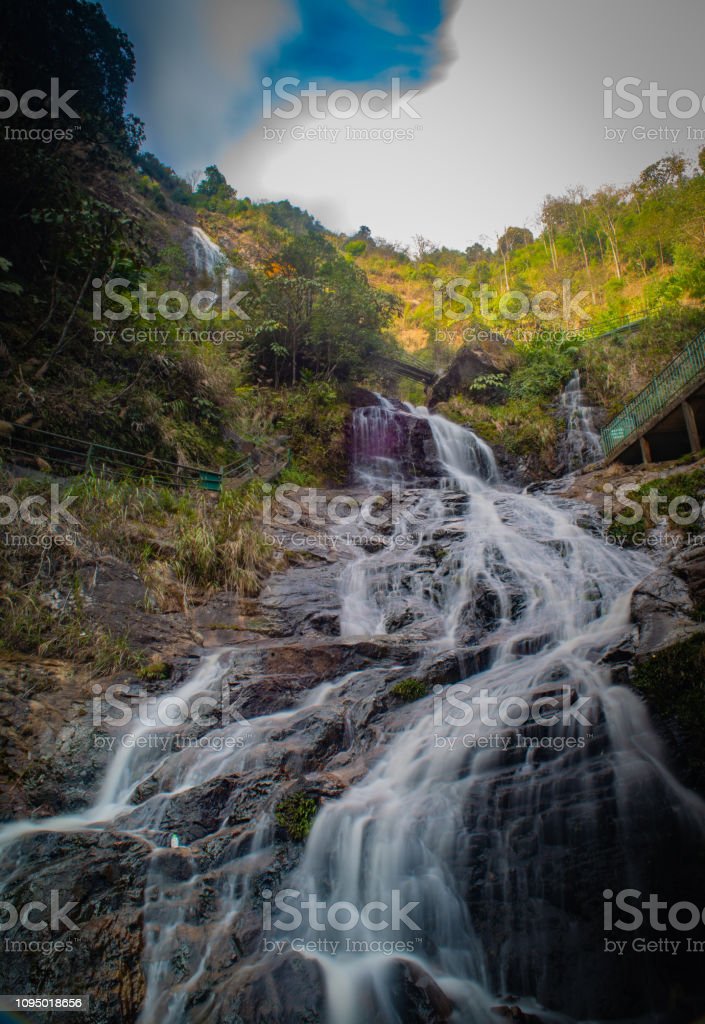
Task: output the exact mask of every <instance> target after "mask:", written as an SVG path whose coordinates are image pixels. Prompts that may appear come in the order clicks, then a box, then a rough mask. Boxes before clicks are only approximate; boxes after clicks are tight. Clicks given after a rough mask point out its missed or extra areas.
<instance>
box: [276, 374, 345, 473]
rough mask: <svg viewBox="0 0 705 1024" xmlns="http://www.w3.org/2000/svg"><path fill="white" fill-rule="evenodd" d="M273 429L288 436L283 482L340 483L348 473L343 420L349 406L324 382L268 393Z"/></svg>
mask: <svg viewBox="0 0 705 1024" xmlns="http://www.w3.org/2000/svg"><path fill="white" fill-rule="evenodd" d="M267 398H268V401H269V404H270V408H271V414H272V419H273V428H275V429H276V430H277V432H280V433H282V434H284V435H286V436H287V438H288V442H287V443H288V445H289V448H290V450H291V453H292V457H293V461H292V464H291V466H290V468H289V469H286V470H284V472H283V473H282V475H281V477H280V479H281V480H282V482H289V483H295V484H301V485H302V486H309V485H311V484H321V483H325V482H331V483H342V482H343V480H344V479H345V476H346V473H347V462H346V453H345V420H346V418H347V415H348V412H349V406H348V405H347V402H346V401H345V398H344V396H343V393H342V392H341V391H340V390H339V389H338V388H337V387H335V386H334V385H331V384H330V383H328V382H327V381H325V380H313V381H311V382H310V383H308V384H300V385H298V386H297V387H296V388H288V389H287V390H286V391H285V392H282V391H270V392H269V393H268V394H267Z"/></svg>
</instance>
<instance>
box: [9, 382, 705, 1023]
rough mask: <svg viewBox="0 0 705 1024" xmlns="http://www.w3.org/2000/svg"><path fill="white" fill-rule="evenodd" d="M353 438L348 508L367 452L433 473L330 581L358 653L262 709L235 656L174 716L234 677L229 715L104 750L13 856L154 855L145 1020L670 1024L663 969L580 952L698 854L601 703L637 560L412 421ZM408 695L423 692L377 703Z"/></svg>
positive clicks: (357, 432) (15, 834)
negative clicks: (283, 799) (354, 465)
mask: <svg viewBox="0 0 705 1024" xmlns="http://www.w3.org/2000/svg"><path fill="white" fill-rule="evenodd" d="M372 410H374V411H372ZM353 431H354V439H353V440H354V450H355V452H356V454H357V458H358V459H359V460H360V465H359V467H358V469H359V471H360V478H361V479H363V480H365V481H366V483H367V484H368V485H369V487H370V488H371V489H372V488H374V487H378V488H379V489H380V490H381V491H386V489H388V488H389V487H390V481H391V482H392V483H393V484H394V485H395V486H396V481H397V480H398V478H399V473H398V472H395V471H394V465H391V466H390V464H389V463H388V462H386V461H384V460H385V459H387V458H388V457H389V456H387V455H385V450H387V451H389V448H387V449H385V446H386V445H389V446H390V448H391V449H392V450H395V451H397V450H399V449H400V448H402V447H403V446H404V443H405V442H404V438H405V437H407V438H408V436H409V434H410V432H418V435H419V437H423V438H426V439H428V437H430V438H431V439H432V441H433V447H434V448H435V453H434V454H435V463H434V466H435V471H436V472H438V470H439V467H440V478H439V479H438V480H437V481H436V482H435V483H433V482H431V481H429V480H428V479H426V476H427V474H425V473H424V474H422V476H423V481H422V483H419V481H418V480H413V479H407V480H406V484H405V487H404V490H403V493H402V494H401V496H400V497H399V500H398V502H397V504H396V507H395V513H394V515H393V516H392V517H391V525H390V527H389V529H388V530H387V533H386V536H385V543H383V544H382V545H381V546H380V545H377V546H374V547H373V549H372V550H371V552H370V553H364V552H363V551H359V552H358V553H357V555H356V556H355V557H353V558H352V559H350V560H348V563H347V565H346V568H345V569H344V571H343V573H342V577H341V580H340V586H339V594H340V632H341V634H342V637H341V638H340V639H339V640H337V641H336V642H341V643H343V644H344V645H345V649H346V650H347V651H354V650H356V649H357V647H359V649H360V650H361V651H363V652H365V651H369V649H370V648H371V645H374V644H376V645H377V647H375V648H374V649H375V651H376V652H377V656H376V658H373V659H372V660H371V661H370V662H369V663H368V664H367V665H364V666H363V667H354V668H353V669H352V670H351V671H346V672H344V673H343V674H340V675H337V676H335V677H334V678H332V679H327V680H324V681H323V682H320V683H318V684H316V685H311V686H309V688H308V689H305V690H304V693H303V695H302V694H301V692H300V690H299V691H295V693H294V695H293V696H289V697H288V696H287V692H286V691H285V690H284V691H283V692H281V693H280V692H279V689H277V688H274V689H272V690H271V691H270V692H272V693H273V694H275V695H277V696H278V702H277V700H276V699H275V700H273V707H274V709H273V710H268V712H267V713H262V712H261V711H257V710H256V709H257V707H258V705H257V703H256V702H257V700H258V697H259V693H260V691H261V688H262V687H263V686H264V685H265V684H266V683H267V678H268V677H267V670H266V669H265V668H264V667H263V664H260V662H259V661H258V660H257V657H258V655H257V652H256V651H255V650H254V648H253V649H251V650H248V648H246V647H245V646H243V647H241V648H238V650H237V651H236V652H233V651H224V652H216V653H215V654H212V655H210V656H208V657H207V658H205V659H204V661H203V663H202V664H201V666H200V668H199V669H198V670H197V671H196V672H195V673H194V674H193V676H192V677H191V679H190V680H187V681H186V683H184V684H183V686H182V688H181V689H180V690H178V691H177V692H176V696H178V697H181V698H189V699H191V698H193V697H194V696H198V695H206V696H207V695H213V694H214V693H219V692H220V690H221V687H222V686H223V684H224V683H225V684H226V687H227V686H228V685H229V684H230V683H234V682H237V686H236V688H235V692H236V693H238V694H242V697H241V699H240V700H239V702H238V705H237V706H238V708H239V709H240V710H241V711H242V712H243V714H244V715H245V716H246V717H247V721H244V720H243V719H241V718H239V717H238V718H236V720H234V721H230V722H227V723H223V722H220V723H219V724H218V725H217V726H216V727H214V726H212V725H209V726H205V725H201V726H199V727H195V726H193V727H192V733H193V738H194V740H200V739H202V738H206V739H208V740H209V744H208V745H206V746H201V745H199V743H197V742H196V743H194V744H193V745H186V746H184V745H183V743H182V744H180V746H179V747H178V748H177V749H174V748H169V749H166V750H165V749H163V748H162V749H160V748H159V746H158V745H154V746H151V747H139V746H138V745H137V744H130V745H129V747H124V748H123V749H122V750H121V752H120V753H119V754H118V755H117V756H116V758H115V760H114V761H113V763H112V766H111V767H110V769H109V772H108V775H107V777H106V780H105V783H104V785H103V787H102V791H101V793H100V794H99V796H98V797H97V799H96V803H95V806H94V807H93V808H90V809H88V810H86V811H84V812H82V813H80V814H76V815H73V816H66V817H63V818H54V819H45V820H40V821H37V822H20V823H17V824H15V825H9V826H7V827H6V829H5V831H4V832H3V833H2V834H0V840H2V841H4V842H5V843H7V844H9V846H8V851H7V854H8V856H7V860H8V863H9V862H11V861H12V858H13V857H14V856H15V855H16V854H17V853H18V851H20V852H21V851H22V849H23V847H22V843H23V842H26V841H28V839H29V838H31V837H32V835H35V836H36V833H38V832H66V831H80V830H82V829H87V828H105V829H108V830H109V831H110V833H111V834H115V833H118V834H121V833H127V834H129V835H131V836H139V837H142V838H143V839H144V840H145V841H146V842H147V843H149V844H150V848H151V851H152V852H151V855H150V859H149V868H148V873H147V877H146V883H145V908H144V968H145V976H146V996H145V1001H144V1006H143V1011H142V1015H141V1018H140V1020H141V1022H142V1024H153V1022H157V1021H159V1022H160V1024H182V1022H187V1024H199V1022H201V1021H206V1020H208V1021H211V1020H212V1021H226V1020H227V1021H231V1020H232V1021H247V1022H248V1024H250V1022H253V1024H254V1022H262V1024H264V1022H265V1021H266V1022H268V1024H285V1022H286V1024H289V1022H291V1024H293V1022H299V1021H303V1020H308V1021H325V1022H326V1024H363V1022H365V1024H366V1022H374V1024H408V1022H412V1024H415V1022H419V1024H420V1022H421V1021H437V1022H440V1021H452V1022H455V1024H462V1022H469V1021H470V1022H481V1021H482V1022H490V1021H493V1020H494V1021H496V1019H497V1018H496V1016H495V1014H494V1012H493V1011H492V1006H493V1005H494V1004H496V1003H497V1002H498V1001H503V1002H505V1003H506V1002H507V1001H508V1000H510V999H514V1000H516V999H517V998H519V999H520V1000H521V1006H522V1007H523V1011H518V1008H517V1012H519V1013H521V1012H524V1011H527V1010H531V1011H532V1012H535V1013H538V1014H539V1015H540V1016H541V1017H542V1018H544V1019H550V1020H554V1021H559V1020H563V1021H565V1020H567V1019H575V1020H584V1019H591V1020H599V1019H606V1018H615V1017H621V1018H623V1019H624V1020H637V1019H644V1020H646V1019H647V1018H648V1019H649V1020H650V1021H656V1020H664V1021H665V1020H669V1019H673V1020H676V1019H680V1018H678V1016H677V1014H676V1015H675V1016H673V1017H672V1018H669V1017H668V1012H667V1011H668V1005H669V999H671V1000H675V1001H676V1003H677V1001H678V998H679V997H678V994H677V993H678V987H679V986H681V987H682V982H683V979H682V978H681V977H680V976H679V975H678V970H677V965H675V964H670V963H669V964H667V965H666V966H667V969H664V968H663V965H662V964H659V965H658V968H654V969H653V970H652V971H650V972H649V974H648V976H647V975H644V972H643V968H642V961H638V958H637V961H636V962H634V958H632V960H628V959H627V960H624V959H620V958H619V957H616V956H613V957H610V956H609V955H607V954H606V953H605V952H604V949H603V943H604V939H605V932H604V931H603V920H602V902H603V892H604V891H609V892H612V891H616V890H619V889H621V888H628V887H631V888H634V889H637V890H639V891H644V892H659V893H660V894H661V895H662V896H663V897H664V898H669V897H670V898H674V899H677V898H683V893H682V890H679V886H678V876H677V873H676V870H677V869H678V868H681V869H682V870H688V869H689V868H691V869H692V876H693V877H695V878H697V877H698V874H697V864H698V859H699V858H701V857H702V852H703V843H704V842H705V829H704V822H705V816H704V814H703V805H702V804H701V802H700V800H699V799H698V798H697V797H696V796H694V795H693V794H691V793H690V792H688V791H687V790H684V789H683V788H682V787H681V786H680V785H679V784H678V783H677V782H676V780H675V779H674V778H673V777H672V776H671V775H670V774H669V772H668V770H667V769H666V767H665V765H664V761H663V757H662V753H661V749H660V744H659V741H658V739H657V737H656V735H655V733H654V731H653V729H652V727H651V725H650V722H649V718H648V715H647V712H646V710H645V708H644V706H643V704H642V703H641V702H640V700H639V699H638V698H637V697H636V696H635V694H634V693H633V692H631V691H630V690H628V689H627V688H625V687H622V686H615V685H611V673H610V668H609V661H610V659H611V658H612V657H613V655H614V652H615V651H616V650H618V648H619V644H620V642H621V641H622V640H623V639H624V637H625V635H627V634H628V633H629V631H630V626H629V621H628V612H629V593H630V590H631V589H632V587H633V586H634V585H635V583H636V582H637V581H638V580H639V579H640V578H641V577H643V576H644V575H645V574H646V573H647V572H648V571H649V569H650V563H649V562H648V560H647V559H646V558H645V557H644V556H642V555H639V554H634V553H626V552H620V551H617V550H615V549H614V548H611V547H608V546H607V545H605V544H604V543H603V541H602V540H601V538H600V536H599V535H598V534H597V531H594V532H590V531H587V530H585V529H582V528H580V527H578V526H577V525H576V517H577V515H578V512H579V511H580V512H581V513H583V515H584V513H585V510H584V509H582V508H581V509H577V508H576V507H575V505H571V504H570V503H568V502H563V503H561V502H560V501H559V500H558V499H549V498H545V497H537V496H533V495H529V494H522V493H517V492H516V491H515V490H513V489H511V488H510V487H508V486H504V485H503V484H502V483H501V482H499V481H498V474H497V470H496V466H495V463H494V459H493V456H492V452H491V450H490V449H489V448H488V446H487V445H486V444H484V442H482V441H481V440H480V439H479V438H477V437H476V436H475V435H473V434H472V433H471V432H469V431H467V430H465V429H463V428H461V427H459V426H456V425H454V424H452V423H450V422H448V421H447V420H445V419H443V418H442V417H440V416H435V415H431V414H429V413H428V411H427V410H425V409H414V408H412V407H410V406H405V407H400V406H397V405H393V404H392V403H387V402H382V403H380V404H379V405H378V406H375V407H370V408H369V409H367V410H365V409H362V410H358V411H357V412H356V414H355V418H354V423H353ZM394 461H395V459H394V458H393V459H392V463H394ZM390 469H391V470H392V471H391V472H390ZM393 507H394V505H393ZM281 642H282V643H283V642H285V641H281ZM314 649H315V648H312V657H313V651H314ZM276 651H277V649H276V647H274V648H273V652H274V655H275V657H276ZM269 671H271V669H270V670H269ZM404 676H406V677H411V676H413V677H415V678H416V679H420V680H424V681H425V682H426V684H427V686H428V688H429V692H428V695H427V696H426V697H425V698H422V699H420V700H417V701H415V702H414V703H412V704H409V705H400V704H395V702H394V701H393V700H392V699H390V697H389V687H390V685H391V682H390V681H393V680H399V679H400V678H403V677H404ZM171 696H172V697H173V696H174V695H171ZM167 699H168V698H164V700H167ZM259 699H261V698H259ZM248 701H251V702H253V703H252V706H253V707H254V708H255V711H254V713H253V712H251V711H249V710H248V708H249V706H250V705H249V704H248ZM547 702H548V703H547ZM539 705H540V706H541V708H542V709H544V710H545V708H546V707H549V706H550V708H551V709H552V714H550V715H548V716H542V714H539V713H538V712H537V709H538V708H539ZM500 708H502V709H503V710H500ZM556 709H558V710H556ZM471 712H472V714H471ZM180 731H181V732H182V733H183V731H184V730H183V728H182V729H181V730H180ZM148 732H149V733H150V734H155V732H156V734H157V735H160V736H162V737H167V738H168V737H169V735H170V734H171V733H172V732H173V727H172V726H162V727H161V728H159V729H157V730H155V728H154V727H153V726H150V727H147V726H144V727H141V730H140V734H145V735H146V734H147V733H148ZM331 736H333V737H335V740H333V739H331ZM214 740H219V741H222V742H219V743H217V744H215V743H214V742H213V741H214ZM331 744H333V751H332V753H331V754H329V760H328V761H326V762H325V764H324V766H323V767H321V766H320V758H321V756H322V755H321V754H320V751H321V750H322V749H329V750H330V747H331ZM297 779H302V780H304V781H308V783H309V784H313V783H314V782H315V784H316V786H318V792H321V793H324V794H327V795H328V797H327V798H326V799H324V801H323V804H322V806H321V809H320V810H319V812H318V814H317V816H316V818H315V821H314V823H313V828H312V830H311V833H310V835H309V836H308V839H307V841H306V844H305V847H304V848H303V852H302V854H301V856H300V859H299V860H298V863H297V862H296V858H294V859H293V860H291V859H288V858H287V857H285V856H283V854H282V853H281V846H280V845H278V842H280V841H279V840H278V839H277V833H276V831H275V829H276V823H275V817H274V807H275V806H276V801H277V799H278V798H279V797H280V796H281V794H282V792H286V791H288V789H290V788H291V783H292V781H294V782H295V781H296V780H297ZM282 787H283V788H282ZM173 831H177V832H180V834H179V841H180V844H181V846H180V848H178V849H171V848H169V836H170V834H171V833H172V832H173ZM23 863H25V861H24V860H23V858H22V856H20V857H19V864H20V867H19V868H17V869H12V870H10V871H9V874H8V877H9V881H10V882H11V881H12V879H13V878H14V877H15V873H16V871H21V870H22V867H21V865H22V864H23ZM282 892H285V893H286V894H287V895H286V901H287V902H286V907H288V908H289V909H286V907H285V908H284V909H282V905H281V904H280V905H278V906H277V900H276V894H277V893H279V894H281V893H282ZM292 894H298V895H292ZM703 895H704V896H705V893H704V894H703ZM687 897H688V898H689V899H692V898H693V894H692V887H690V888H689V890H688V894H687ZM297 901H298V902H297ZM273 903H274V906H273V905H272V904H273ZM263 908H264V910H263ZM304 909H305V910H306V913H304V912H303V910H304ZM297 914H298V915H299V916H297ZM278 925H284V927H282V928H278V927H277V926H278ZM620 937H621V936H620ZM669 972H670V973H669ZM674 972H675V973H674ZM674 993H675V994H674ZM546 1007H547V1008H548V1010H547V1009H545V1008H546ZM537 1008H538V1009H537ZM519 1019H522V1018H521V1017H520V1018H519Z"/></svg>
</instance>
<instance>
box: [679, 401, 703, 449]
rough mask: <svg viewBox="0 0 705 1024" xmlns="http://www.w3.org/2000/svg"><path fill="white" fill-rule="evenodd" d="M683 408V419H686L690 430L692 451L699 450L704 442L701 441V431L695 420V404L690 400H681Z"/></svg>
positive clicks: (686, 424)
mask: <svg viewBox="0 0 705 1024" xmlns="http://www.w3.org/2000/svg"><path fill="white" fill-rule="evenodd" d="M681 410H682V412H683V419H684V420H685V429H686V430H687V431H688V442H689V444H690V450H691V452H699V451H700V449H701V448H702V444H701V443H700V432H699V430H698V424H697V422H696V420H695V413H694V412H693V406H692V405H691V404H690V402H681Z"/></svg>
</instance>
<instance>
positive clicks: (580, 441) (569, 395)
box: [561, 370, 603, 472]
mask: <svg viewBox="0 0 705 1024" xmlns="http://www.w3.org/2000/svg"><path fill="white" fill-rule="evenodd" d="M561 413H562V416H563V419H564V420H565V424H566V436H565V443H564V451H565V455H566V460H567V466H568V470H569V471H571V472H572V471H573V470H576V469H581V468H582V467H583V466H585V465H587V464H588V463H589V462H596V461H597V460H598V459H601V458H602V456H603V452H602V445H601V444H600V435H599V433H598V431H597V428H596V427H595V422H594V411H593V408H592V406H590V405H589V404H588V403H587V402H586V400H585V396H584V394H583V391H582V389H581V387H580V371H579V370H576V371H575V372H574V373H573V376H572V377H571V378H570V380H569V381H568V383H567V384H566V386H565V388H564V390H563V393H562V395H561Z"/></svg>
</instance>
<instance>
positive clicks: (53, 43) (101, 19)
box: [0, 0, 144, 170]
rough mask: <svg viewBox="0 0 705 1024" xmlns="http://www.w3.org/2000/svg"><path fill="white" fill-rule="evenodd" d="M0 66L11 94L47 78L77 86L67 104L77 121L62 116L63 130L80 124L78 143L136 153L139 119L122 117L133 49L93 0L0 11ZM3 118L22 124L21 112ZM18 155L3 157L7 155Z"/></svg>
mask: <svg viewBox="0 0 705 1024" xmlns="http://www.w3.org/2000/svg"><path fill="white" fill-rule="evenodd" d="M28 54H31V60H28V59H27V55H28ZM0 66H1V67H2V78H3V85H5V86H6V87H7V86H9V87H11V88H12V89H13V91H14V92H15V93H16V94H17V95H20V94H21V93H24V92H26V91H27V90H28V89H36V88H37V87H38V86H40V87H42V88H46V89H48V85H49V80H50V79H51V78H58V79H59V82H60V84H61V86H62V87H63V89H66V88H68V87H69V86H70V88H71V89H75V90H76V94H75V95H74V96H73V98H72V99H71V100H70V101H69V104H70V106H71V108H72V109H74V110H75V112H76V113H77V115H78V118H79V120H78V122H76V121H74V120H73V119H72V118H69V117H68V115H65V114H62V118H61V127H62V128H65V127H70V126H73V127H76V125H77V124H80V137H81V139H82V141H83V142H84V143H88V142H89V141H92V142H96V143H103V142H108V143H110V144H111V145H113V146H116V147H117V148H119V149H120V150H121V151H122V152H124V153H128V154H134V153H136V152H137V150H138V148H139V145H140V144H141V142H142V139H143V138H144V130H143V127H142V124H141V122H139V121H138V120H137V119H136V118H134V117H131V116H129V115H128V116H126V115H125V114H124V106H125V100H126V97H127V88H128V85H129V83H130V82H131V81H132V80H133V78H134V75H135V58H134V52H133V48H132V44H131V43H130V41H129V39H128V38H127V36H126V35H125V33H124V32H122V31H121V30H120V29H118V28H115V26H113V25H111V24H110V22H109V21H108V19H107V18H106V16H105V13H104V12H103V9H102V7H101V6H100V4H97V3H89V2H87V0H23V2H22V3H18V4H10V5H9V6H8V7H7V8H6V10H4V12H3V26H2V33H1V34H0ZM3 123H4V125H9V126H10V127H13V126H15V125H17V126H18V127H21V126H23V125H22V115H21V114H20V115H16V116H15V117H13V118H10V119H9V120H6V121H4V122H3ZM24 126H25V127H26V124H25V125H24ZM8 148H12V149H20V148H23V147H14V146H13V147H8ZM31 148H32V150H34V148H35V147H31ZM18 155H19V154H11V153H7V154H5V157H6V158H8V159H10V160H13V159H14V158H15V157H16V156H18ZM32 155H33V154H32ZM30 158H31V157H30ZM35 170H36V168H35Z"/></svg>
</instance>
